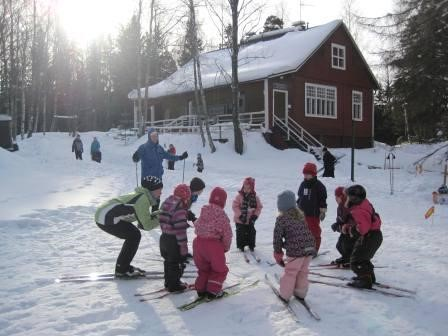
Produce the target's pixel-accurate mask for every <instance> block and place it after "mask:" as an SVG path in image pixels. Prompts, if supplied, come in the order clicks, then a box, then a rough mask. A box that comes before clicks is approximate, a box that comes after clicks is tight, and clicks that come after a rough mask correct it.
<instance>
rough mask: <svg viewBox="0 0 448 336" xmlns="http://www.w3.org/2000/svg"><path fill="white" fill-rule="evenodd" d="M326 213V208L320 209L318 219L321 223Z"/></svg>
mask: <svg viewBox="0 0 448 336" xmlns="http://www.w3.org/2000/svg"><path fill="white" fill-rule="evenodd" d="M326 212H327V209H326V208H320V215H319V219H320V221H321V222H322V221H323V220H324V219H325V213H326Z"/></svg>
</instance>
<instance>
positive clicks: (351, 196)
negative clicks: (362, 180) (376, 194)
mask: <svg viewBox="0 0 448 336" xmlns="http://www.w3.org/2000/svg"><path fill="white" fill-rule="evenodd" d="M345 192H346V194H347V197H348V200H349V201H350V202H352V203H353V204H360V203H361V202H362V201H364V200H365V199H366V195H367V193H366V190H365V189H364V187H363V186H362V185H359V184H355V185H352V186H350V187H348V188H347V189H346V191H345Z"/></svg>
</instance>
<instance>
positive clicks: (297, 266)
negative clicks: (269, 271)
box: [280, 256, 312, 300]
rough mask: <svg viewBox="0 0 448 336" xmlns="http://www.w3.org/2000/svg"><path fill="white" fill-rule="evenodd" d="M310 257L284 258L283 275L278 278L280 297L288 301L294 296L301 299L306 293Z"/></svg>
mask: <svg viewBox="0 0 448 336" xmlns="http://www.w3.org/2000/svg"><path fill="white" fill-rule="evenodd" d="M311 259H312V257H311V256H308V257H302V258H292V257H288V258H286V266H285V273H283V275H282V277H281V278H280V295H281V296H282V298H284V299H285V300H289V299H290V298H291V296H292V295H293V294H294V295H296V296H298V297H300V298H302V299H304V298H305V296H306V293H307V292H308V266H309V265H310V262H311Z"/></svg>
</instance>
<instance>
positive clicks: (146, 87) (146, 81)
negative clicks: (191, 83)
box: [144, 0, 155, 116]
mask: <svg viewBox="0 0 448 336" xmlns="http://www.w3.org/2000/svg"><path fill="white" fill-rule="evenodd" d="M154 1H155V0H151V7H150V13H149V42H148V43H149V45H148V51H149V52H151V50H152V39H153V36H152V35H153V32H152V26H153V19H154ZM150 73H151V57H150V55H148V59H147V63H146V73H145V106H144V111H145V116H147V115H148V95H149V92H148V87H149V79H150Z"/></svg>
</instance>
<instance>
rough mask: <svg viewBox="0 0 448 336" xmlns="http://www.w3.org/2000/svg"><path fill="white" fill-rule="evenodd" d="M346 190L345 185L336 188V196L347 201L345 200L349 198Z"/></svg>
mask: <svg viewBox="0 0 448 336" xmlns="http://www.w3.org/2000/svg"><path fill="white" fill-rule="evenodd" d="M344 190H345V188H344V187H337V188H336V189H335V190H334V195H335V196H336V197H339V198H341V199H342V202H344V203H345V200H346V199H347V195H346V194H345V193H344Z"/></svg>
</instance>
